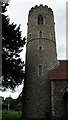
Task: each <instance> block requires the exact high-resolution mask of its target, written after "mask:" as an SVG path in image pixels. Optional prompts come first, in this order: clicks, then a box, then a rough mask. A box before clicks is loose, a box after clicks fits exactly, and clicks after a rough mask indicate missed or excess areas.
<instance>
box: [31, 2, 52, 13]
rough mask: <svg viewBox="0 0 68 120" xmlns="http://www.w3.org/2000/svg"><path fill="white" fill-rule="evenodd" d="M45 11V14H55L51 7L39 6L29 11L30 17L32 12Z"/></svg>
mask: <svg viewBox="0 0 68 120" xmlns="http://www.w3.org/2000/svg"><path fill="white" fill-rule="evenodd" d="M42 9H43V10H44V11H45V12H50V13H51V14H53V11H52V9H51V8H50V7H48V6H47V5H45V6H43V5H42V4H40V5H39V6H38V5H35V6H34V7H32V8H31V9H30V11H29V15H30V14H31V13H32V12H36V11H39V10H42Z"/></svg>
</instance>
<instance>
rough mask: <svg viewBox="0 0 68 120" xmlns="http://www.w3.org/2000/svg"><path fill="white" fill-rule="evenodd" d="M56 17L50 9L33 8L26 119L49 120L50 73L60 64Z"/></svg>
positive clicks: (30, 20)
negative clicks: (57, 63)
mask: <svg viewBox="0 0 68 120" xmlns="http://www.w3.org/2000/svg"><path fill="white" fill-rule="evenodd" d="M54 24H55V23H54V15H53V11H52V9H51V8H48V6H46V5H45V6H43V5H40V6H37V5H36V6H35V7H32V8H31V10H30V11H29V14H28V30H27V47H26V68H25V82H24V108H23V109H24V113H23V117H24V119H27V120H28V119H29V120H30V119H33V120H35V119H38V120H42V119H45V120H50V118H51V110H50V109H51V97H50V96H51V93H50V89H51V87H50V80H49V70H50V69H51V68H52V67H53V66H54V65H55V63H56V61H57V55H56V40H55V28H54Z"/></svg>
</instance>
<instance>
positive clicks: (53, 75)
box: [49, 60, 68, 80]
mask: <svg viewBox="0 0 68 120" xmlns="http://www.w3.org/2000/svg"><path fill="white" fill-rule="evenodd" d="M59 62H60V65H59V66H58V67H57V68H56V69H54V70H51V71H50V72H49V73H50V74H49V75H50V80H58V79H59V80H64V79H68V67H67V66H68V60H59Z"/></svg>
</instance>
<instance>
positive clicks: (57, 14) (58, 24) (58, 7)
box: [2, 0, 66, 98]
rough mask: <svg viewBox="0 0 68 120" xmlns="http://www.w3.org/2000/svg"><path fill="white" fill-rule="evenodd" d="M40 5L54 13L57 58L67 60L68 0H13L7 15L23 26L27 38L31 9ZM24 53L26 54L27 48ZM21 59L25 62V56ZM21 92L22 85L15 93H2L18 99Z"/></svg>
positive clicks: (23, 35)
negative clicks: (45, 6)
mask: <svg viewBox="0 0 68 120" xmlns="http://www.w3.org/2000/svg"><path fill="white" fill-rule="evenodd" d="M40 4H43V5H47V6H49V7H51V8H52V10H53V11H54V19H55V33H56V48H57V58H58V59H62V60H63V59H66V0H11V1H10V4H9V6H8V9H7V12H6V14H7V15H9V18H10V22H11V23H12V22H14V23H15V24H17V25H19V24H21V31H22V37H25V36H26V37H27V22H28V12H29V10H30V9H31V7H34V6H35V5H40ZM23 52H24V53H25V48H24V50H23ZM21 58H22V59H23V60H24V59H25V54H23V53H21ZM21 90H22V85H21V86H19V88H17V89H16V92H15V93H11V92H10V90H8V91H7V92H5V93H2V96H4V97H6V96H9V95H11V96H12V97H13V98H17V96H18V94H19V93H20V92H21Z"/></svg>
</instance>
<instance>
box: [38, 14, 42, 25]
mask: <svg viewBox="0 0 68 120" xmlns="http://www.w3.org/2000/svg"><path fill="white" fill-rule="evenodd" d="M38 24H43V16H42V15H39V16H38Z"/></svg>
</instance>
